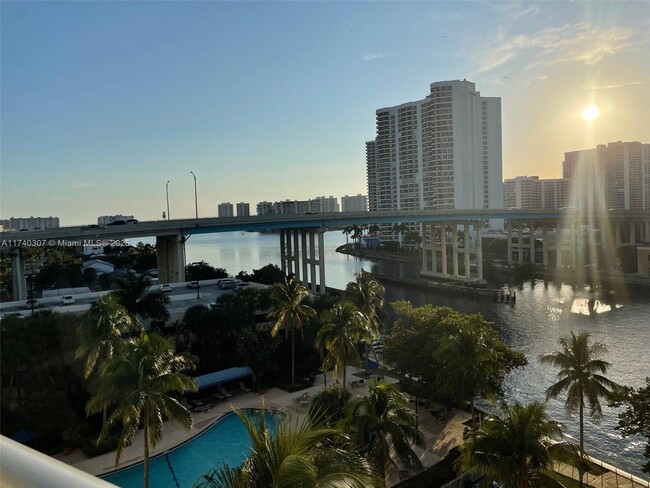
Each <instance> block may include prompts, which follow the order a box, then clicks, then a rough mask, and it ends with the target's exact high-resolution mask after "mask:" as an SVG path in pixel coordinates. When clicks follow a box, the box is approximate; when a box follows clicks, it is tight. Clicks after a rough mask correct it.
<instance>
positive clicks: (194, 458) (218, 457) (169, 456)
mask: <svg viewBox="0 0 650 488" xmlns="http://www.w3.org/2000/svg"><path fill="white" fill-rule="evenodd" d="M261 412H262V411H261V410H245V413H246V414H247V415H260V413H261ZM278 415H282V414H277V413H275V414H274V413H271V412H266V413H265V416H266V423H267V426H268V427H269V429H271V431H272V432H275V426H276V421H277V416H278ZM250 446H251V443H250V438H249V436H248V431H247V430H246V427H244V424H243V423H242V421H241V420H240V418H239V417H238V416H237V415H236V414H235V413H234V412H231V413H228V414H226V415H225V416H223V417H221V418H220V419H219V420H218V421H217V422H216V423H215V424H214V425H213V426H211V427H208V428H207V429H206V430H205V431H203V432H202V433H201V434H198V435H197V436H196V437H193V438H192V439H190V440H188V441H187V442H185V443H184V444H181V445H180V446H178V447H176V448H174V449H173V450H171V451H167V452H166V453H164V454H159V455H157V456H156V457H154V458H152V459H151V461H150V463H149V469H150V471H149V486H151V487H152V488H178V487H180V488H186V487H192V486H194V484H195V483H196V481H197V480H198V479H199V477H200V476H201V475H202V474H204V473H207V472H208V471H210V470H211V469H212V468H219V467H221V466H223V465H224V464H228V465H229V466H230V467H236V466H239V465H240V464H241V463H242V462H243V461H244V458H245V457H246V455H247V454H248V451H249V449H250ZM102 478H103V479H104V480H106V481H108V482H109V483H113V484H114V485H117V486H121V487H122V488H140V487H141V486H142V478H143V466H142V463H140V464H137V465H135V466H132V467H130V468H125V469H123V470H120V471H118V472H116V473H112V474H109V475H107V476H103V477H102ZM177 481H178V484H177Z"/></svg>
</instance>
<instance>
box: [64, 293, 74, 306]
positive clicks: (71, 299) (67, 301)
mask: <svg viewBox="0 0 650 488" xmlns="http://www.w3.org/2000/svg"><path fill="white" fill-rule="evenodd" d="M73 303H74V297H73V296H72V295H63V296H62V297H61V305H72V304H73Z"/></svg>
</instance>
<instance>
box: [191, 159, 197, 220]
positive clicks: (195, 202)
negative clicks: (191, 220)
mask: <svg viewBox="0 0 650 488" xmlns="http://www.w3.org/2000/svg"><path fill="white" fill-rule="evenodd" d="M190 173H192V176H193V177H194V209H195V210H196V218H197V219H198V218H199V200H198V198H197V196H196V175H195V174H194V171H190Z"/></svg>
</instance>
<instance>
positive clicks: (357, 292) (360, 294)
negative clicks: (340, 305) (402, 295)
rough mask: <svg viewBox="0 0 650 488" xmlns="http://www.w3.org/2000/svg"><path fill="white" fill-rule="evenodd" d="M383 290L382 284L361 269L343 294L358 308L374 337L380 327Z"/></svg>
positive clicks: (379, 330) (376, 335)
mask: <svg viewBox="0 0 650 488" xmlns="http://www.w3.org/2000/svg"><path fill="white" fill-rule="evenodd" d="M384 292H385V288H384V285H382V284H381V283H380V282H379V281H377V279H375V277H374V276H373V275H372V274H371V273H368V272H367V271H364V270H363V269H362V270H361V271H359V272H358V273H357V274H356V280H355V281H353V282H350V283H348V286H347V287H346V288H345V295H346V296H347V297H348V299H349V300H350V301H352V302H353V303H354V304H355V305H356V306H357V307H358V308H359V311H360V312H361V314H362V315H363V316H364V318H365V319H366V321H367V322H368V327H369V329H370V331H371V332H372V336H373V338H374V339H376V338H378V337H379V335H380V333H381V329H382V323H381V318H380V314H381V311H382V309H383V308H384V304H385V300H384Z"/></svg>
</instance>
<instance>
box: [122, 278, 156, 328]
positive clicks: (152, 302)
mask: <svg viewBox="0 0 650 488" xmlns="http://www.w3.org/2000/svg"><path fill="white" fill-rule="evenodd" d="M117 286H118V289H117V290H115V291H114V292H113V293H115V295H116V296H117V301H118V302H119V303H120V305H122V306H123V307H124V308H126V309H127V310H128V311H129V313H131V314H133V315H135V316H138V317H141V318H152V319H154V320H167V319H168V318H169V312H168V311H167V307H166V304H167V303H169V298H168V297H167V296H166V295H165V294H163V293H161V292H159V291H149V287H150V286H151V280H150V279H149V277H148V276H145V275H140V276H137V277H136V276H132V275H128V276H127V277H126V278H125V279H123V280H117Z"/></svg>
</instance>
